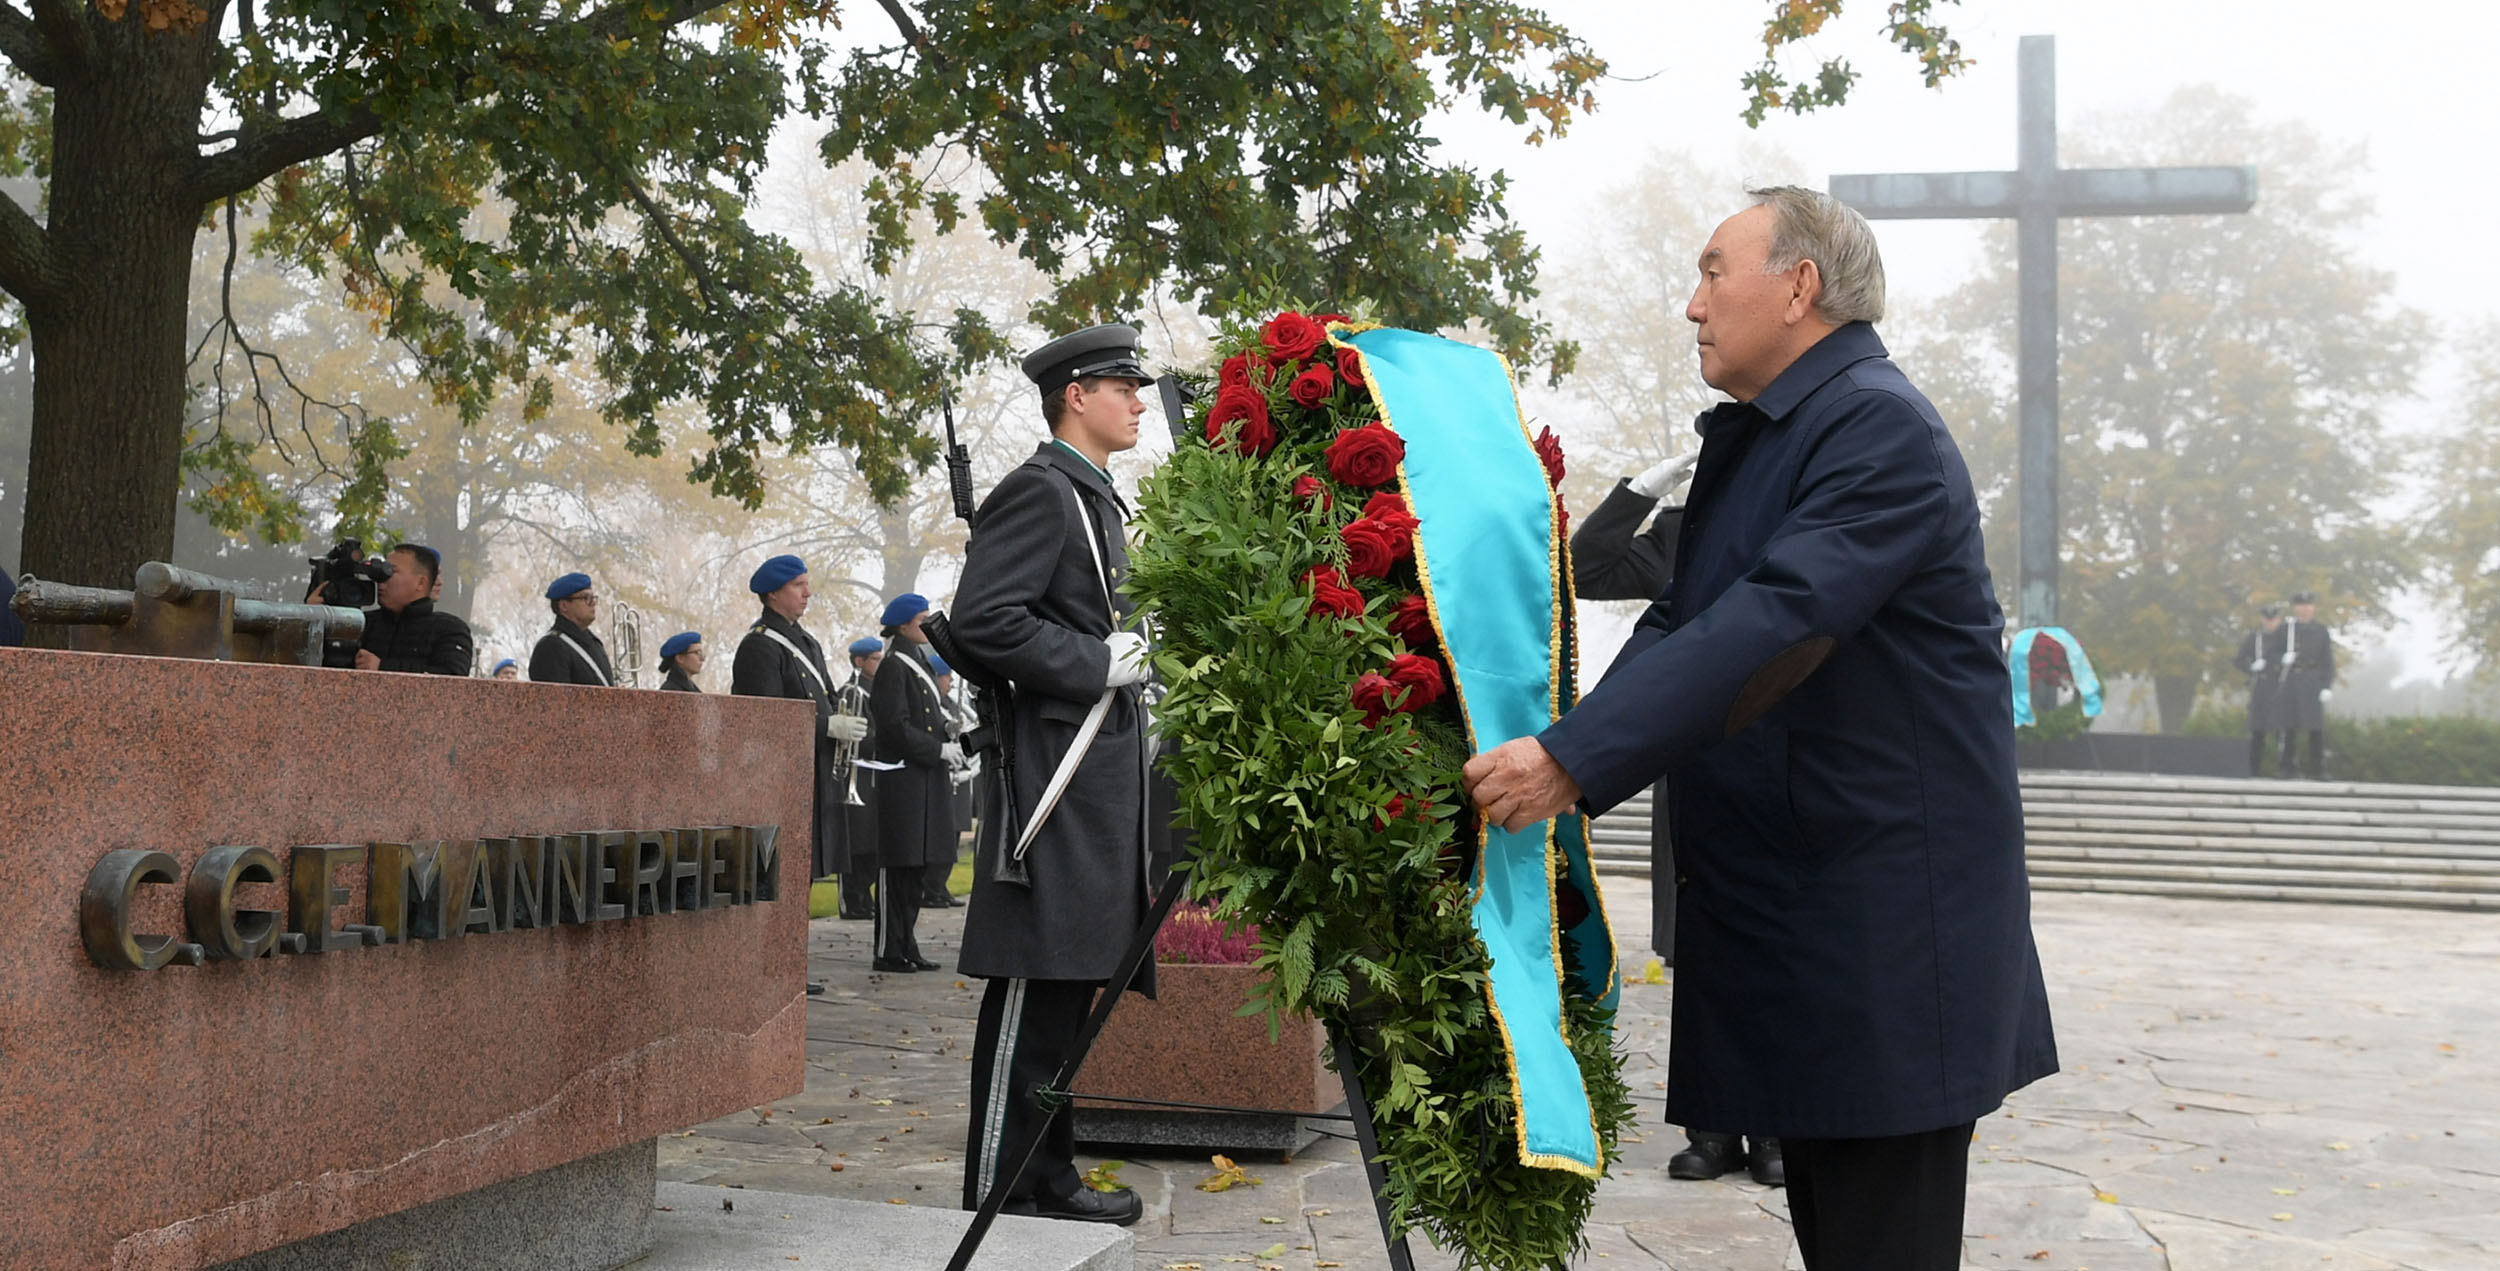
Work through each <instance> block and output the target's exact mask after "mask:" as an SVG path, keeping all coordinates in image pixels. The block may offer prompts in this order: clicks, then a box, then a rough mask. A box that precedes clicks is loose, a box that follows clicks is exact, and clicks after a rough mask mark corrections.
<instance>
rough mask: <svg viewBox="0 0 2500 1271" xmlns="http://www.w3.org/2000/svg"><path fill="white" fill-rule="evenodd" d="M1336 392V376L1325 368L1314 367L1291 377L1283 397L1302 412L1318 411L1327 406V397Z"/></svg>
mask: <svg viewBox="0 0 2500 1271" xmlns="http://www.w3.org/2000/svg"><path fill="white" fill-rule="evenodd" d="M1336 391H1337V377H1336V374H1335V373H1334V372H1332V371H1330V370H1329V369H1328V368H1327V367H1325V366H1314V367H1312V368H1311V369H1309V370H1307V371H1304V372H1303V373H1301V374H1300V375H1296V376H1294V377H1293V383H1291V384H1288V385H1286V386H1285V395H1286V396H1288V397H1291V398H1292V399H1293V404H1294V405H1296V406H1299V407H1301V408H1302V409H1304V410H1318V409H1319V408H1320V407H1321V406H1323V405H1325V404H1327V401H1328V395H1329V394H1331V393H1334V392H1336Z"/></svg>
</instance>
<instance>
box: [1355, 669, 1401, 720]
mask: <svg viewBox="0 0 2500 1271" xmlns="http://www.w3.org/2000/svg"><path fill="white" fill-rule="evenodd" d="M1396 688H1397V685H1395V684H1391V683H1390V682H1389V677H1388V676H1385V675H1381V674H1379V673H1377V672H1371V671H1366V672H1364V674H1363V678H1361V679H1359V680H1356V681H1355V682H1354V687H1353V689H1352V690H1350V691H1349V693H1348V696H1350V697H1352V698H1353V699H1354V706H1355V709H1357V710H1360V711H1361V712H1363V723H1364V725H1365V726H1366V727H1368V726H1370V725H1373V724H1377V723H1379V722H1380V721H1381V718H1382V717H1383V716H1386V715H1387V714H1388V713H1389V706H1388V702H1389V694H1390V693H1391V692H1392V691H1394V690H1395V689H1396Z"/></svg>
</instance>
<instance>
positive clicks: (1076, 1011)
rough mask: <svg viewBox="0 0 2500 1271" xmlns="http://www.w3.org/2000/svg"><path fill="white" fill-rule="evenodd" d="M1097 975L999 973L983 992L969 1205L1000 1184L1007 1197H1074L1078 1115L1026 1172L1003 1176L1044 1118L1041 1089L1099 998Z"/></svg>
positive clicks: (1064, 1118)
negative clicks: (1017, 976)
mask: <svg viewBox="0 0 2500 1271" xmlns="http://www.w3.org/2000/svg"><path fill="white" fill-rule="evenodd" d="M1097 987H1099V986H1098V985H1097V984H1095V983H1094V982H1093V981H1091V980H991V981H990V982H989V985H988V987H987V988H985V989H984V990H983V991H982V993H981V1022H980V1025H979V1027H977V1028H976V1029H975V1030H974V1031H973V1034H972V1131H971V1134H970V1136H969V1139H968V1141H967V1142H966V1144H965V1146H964V1208H966V1209H979V1208H980V1207H981V1201H982V1199H983V1198H984V1197H986V1196H987V1195H988V1194H989V1191H990V1189H991V1188H992V1187H996V1186H1004V1187H1006V1188H1007V1199H1009V1200H1011V1201H1012V1200H1030V1199H1032V1198H1034V1197H1036V1196H1053V1197H1057V1196H1073V1195H1075V1194H1076V1189H1077V1188H1078V1187H1079V1186H1080V1185H1081V1180H1080V1177H1079V1175H1078V1174H1077V1172H1076V1121H1075V1118H1074V1117H1073V1116H1072V1115H1070V1114H1067V1113H1062V1114H1060V1116H1059V1117H1058V1118H1057V1119H1055V1120H1053V1121H1052V1122H1051V1123H1050V1130H1049V1131H1048V1133H1046V1134H1044V1135H1043V1137H1042V1143H1041V1147H1040V1148H1039V1149H1038V1150H1036V1151H1035V1152H1034V1153H1033V1157H1032V1160H1031V1161H1030V1162H1029V1163H1028V1164H1026V1166H1025V1168H1024V1171H1023V1172H1022V1173H1021V1174H1018V1175H1017V1176H1016V1177H1015V1178H1013V1179H1001V1178H1000V1177H999V1175H1000V1174H1002V1173H1004V1172H1005V1171H1006V1169H1007V1166H1008V1162H1007V1160H1006V1159H1005V1158H1006V1156H1007V1154H1008V1153H1010V1152H1013V1151H1015V1150H1016V1149H1017V1148H1018V1147H1019V1146H1020V1145H1022V1144H1023V1143H1024V1142H1025V1141H1026V1140H1027V1139H1028V1138H1029V1137H1030V1136H1031V1135H1032V1133H1033V1129H1034V1127H1035V1126H1038V1125H1040V1124H1041V1122H1042V1113H1041V1109H1040V1108H1039V1107H1038V1106H1036V1105H1035V1103H1034V1101H1033V1091H1034V1089H1035V1088H1036V1087H1038V1086H1043V1085H1047V1084H1048V1083H1049V1082H1050V1079H1051V1078H1052V1077H1053V1076H1055V1075H1057V1074H1058V1071H1059V1065H1060V1064H1061V1063H1063V1062H1065V1061H1066V1059H1067V1057H1068V1052H1070V1051H1071V1050H1074V1049H1075V1048H1076V1035H1077V1033H1078V1032H1080V1031H1082V1030H1083V1028H1084V1026H1085V1015H1086V1012H1087V1011H1089V1010H1090V1009H1092V1007H1093V1004H1094V990H1095V989H1096V988H1097Z"/></svg>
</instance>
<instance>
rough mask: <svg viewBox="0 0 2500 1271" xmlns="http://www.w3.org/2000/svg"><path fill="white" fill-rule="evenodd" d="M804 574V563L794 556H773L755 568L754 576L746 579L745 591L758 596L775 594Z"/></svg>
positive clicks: (805, 565)
mask: <svg viewBox="0 0 2500 1271" xmlns="http://www.w3.org/2000/svg"><path fill="white" fill-rule="evenodd" d="M806 572H807V562H806V561H803V560H800V559H799V558H798V557H796V556H775V557H773V558H772V559H771V560H768V561H765V562H764V563H763V564H761V565H758V566H756V567H755V574H754V576H753V577H750V578H748V579H747V590H748V591H751V592H754V593H755V594H756V595H759V596H761V595H765V594H768V593H770V592H776V591H779V590H781V589H782V588H784V587H787V586H789V585H790V580H791V579H793V578H796V577H798V576H799V575H801V574H804V573H806Z"/></svg>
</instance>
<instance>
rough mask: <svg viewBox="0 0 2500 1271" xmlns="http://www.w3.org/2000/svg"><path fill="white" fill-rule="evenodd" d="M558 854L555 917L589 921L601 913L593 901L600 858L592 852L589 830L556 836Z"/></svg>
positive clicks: (566, 920)
mask: <svg viewBox="0 0 2500 1271" xmlns="http://www.w3.org/2000/svg"><path fill="white" fill-rule="evenodd" d="M554 842H555V858H556V883H555V893H556V895H555V901H556V921H558V922H589V921H591V920H593V919H595V918H597V917H598V916H599V915H598V914H597V912H595V911H596V906H595V905H594V904H593V899H594V897H596V896H597V894H598V881H599V880H598V878H597V877H596V876H595V875H596V873H597V871H598V858H597V857H596V856H594V855H592V852H593V851H594V850H595V849H594V848H593V847H592V846H591V842H590V836H589V835H587V834H559V835H556V836H555V840H554Z"/></svg>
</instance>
